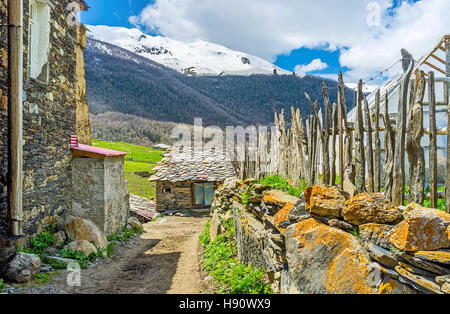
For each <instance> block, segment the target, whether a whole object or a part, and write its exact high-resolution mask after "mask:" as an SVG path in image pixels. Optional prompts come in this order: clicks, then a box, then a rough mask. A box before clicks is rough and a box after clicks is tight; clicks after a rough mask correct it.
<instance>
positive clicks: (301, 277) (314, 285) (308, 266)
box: [286, 218, 375, 294]
mask: <svg viewBox="0 0 450 314" xmlns="http://www.w3.org/2000/svg"><path fill="white" fill-rule="evenodd" d="M286 250H287V260H288V265H289V270H290V279H291V285H294V286H295V287H294V288H295V289H293V290H297V291H299V292H300V293H338V294H339V293H340V294H372V293H375V290H374V288H372V287H371V286H370V285H369V284H368V282H367V278H368V276H369V275H370V273H371V270H372V267H371V265H370V258H369V256H368V254H367V253H366V252H365V250H364V248H363V247H362V246H361V244H360V243H359V241H358V239H357V238H356V237H354V236H352V235H351V234H349V233H347V232H344V231H342V230H339V229H336V228H332V227H329V226H327V225H325V224H323V223H321V222H319V221H317V220H315V219H313V218H310V219H307V220H304V221H302V222H300V223H297V224H295V225H291V226H290V227H289V228H288V229H287V230H286Z"/></svg>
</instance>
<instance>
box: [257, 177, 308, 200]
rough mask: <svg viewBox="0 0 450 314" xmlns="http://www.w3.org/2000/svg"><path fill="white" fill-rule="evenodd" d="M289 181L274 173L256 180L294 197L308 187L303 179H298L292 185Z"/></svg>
mask: <svg viewBox="0 0 450 314" xmlns="http://www.w3.org/2000/svg"><path fill="white" fill-rule="evenodd" d="M289 181H290V180H289V179H286V178H284V177H282V176H278V175H275V176H266V177H264V178H263V179H261V180H259V181H257V183H259V184H262V185H269V186H271V187H272V188H274V189H275V190H281V191H285V192H288V193H289V194H290V195H292V196H295V197H299V196H300V195H301V194H302V193H303V192H304V191H305V189H306V188H307V187H308V184H307V183H306V181H305V180H303V179H299V184H298V186H294V185H292V184H291V183H290V182H289Z"/></svg>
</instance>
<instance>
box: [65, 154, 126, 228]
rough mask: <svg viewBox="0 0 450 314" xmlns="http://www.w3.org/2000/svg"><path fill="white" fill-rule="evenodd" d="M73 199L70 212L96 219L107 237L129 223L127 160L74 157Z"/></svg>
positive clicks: (74, 214)
mask: <svg viewBox="0 0 450 314" xmlns="http://www.w3.org/2000/svg"><path fill="white" fill-rule="evenodd" d="M72 168H73V173H72V180H73V187H74V188H73V189H74V191H73V193H74V195H73V199H72V208H71V210H69V211H68V212H67V213H68V214H69V215H72V216H77V217H81V218H86V219H90V220H92V221H93V222H94V223H95V224H96V225H98V226H99V228H100V229H101V230H102V231H103V232H104V233H105V234H106V235H107V236H109V235H111V234H113V233H115V232H117V231H119V230H120V229H122V228H123V227H125V226H126V224H127V219H128V211H129V202H128V195H129V194H128V188H127V184H126V183H125V180H124V159H123V157H115V158H74V159H73V162H72Z"/></svg>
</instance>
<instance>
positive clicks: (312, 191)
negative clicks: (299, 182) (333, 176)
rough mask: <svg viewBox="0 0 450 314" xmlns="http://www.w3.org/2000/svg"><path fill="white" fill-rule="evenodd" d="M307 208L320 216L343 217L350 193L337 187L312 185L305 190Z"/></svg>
mask: <svg viewBox="0 0 450 314" xmlns="http://www.w3.org/2000/svg"><path fill="white" fill-rule="evenodd" d="M304 196H305V202H306V210H307V211H309V212H310V213H313V214H316V215H319V216H331V217H338V218H339V217H341V212H342V210H343V209H344V204H345V201H346V200H348V199H349V195H348V193H346V192H344V191H340V190H339V189H338V188H337V187H330V188H325V187H320V186H310V187H308V188H307V189H306V190H305V194H304Z"/></svg>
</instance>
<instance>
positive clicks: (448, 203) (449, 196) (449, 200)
mask: <svg viewBox="0 0 450 314" xmlns="http://www.w3.org/2000/svg"><path fill="white" fill-rule="evenodd" d="M445 51H446V66H445V76H446V77H447V78H450V38H447V40H446V41H445ZM447 95H450V84H449V83H448V82H447ZM447 102H448V107H447V171H446V178H445V210H446V211H447V213H450V97H449V98H448V99H447Z"/></svg>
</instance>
